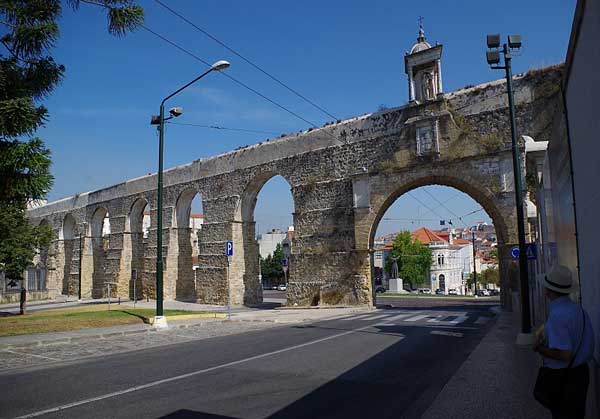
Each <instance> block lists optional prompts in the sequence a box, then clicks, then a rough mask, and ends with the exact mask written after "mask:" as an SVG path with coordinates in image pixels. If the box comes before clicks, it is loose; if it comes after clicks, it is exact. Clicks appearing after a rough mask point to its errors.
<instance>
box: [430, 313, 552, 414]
mask: <svg viewBox="0 0 600 419" xmlns="http://www.w3.org/2000/svg"><path fill="white" fill-rule="evenodd" d="M518 325H519V320H518V315H517V313H509V312H501V313H500V314H499V315H498V320H497V321H496V324H495V325H493V326H492V328H491V330H490V331H489V332H488V334H487V335H486V336H485V337H484V338H483V339H482V341H481V342H480V343H479V345H478V346H477V347H476V348H475V350H474V351H473V352H472V353H471V355H469V357H468V358H467V360H466V361H465V362H464V363H463V364H462V365H461V367H460V368H459V369H458V371H456V373H455V374H454V376H453V377H452V378H451V379H450V380H449V381H448V382H447V383H446V385H445V386H444V388H443V389H442V391H441V392H440V393H439V394H438V396H437V397H436V399H435V400H434V402H433V404H432V405H431V407H430V408H429V409H427V411H426V412H425V414H424V415H423V416H422V418H424V419H442V418H443V419H452V418H457V419H458V418H460V419H470V418H494V419H530V418H531V419H546V418H550V417H551V415H550V413H549V411H547V410H546V409H545V408H544V407H542V405H540V404H539V403H538V402H537V401H535V399H534V398H533V386H534V384H535V379H536V377H537V370H538V367H539V365H540V360H539V357H538V356H537V355H536V354H535V353H534V352H533V351H532V350H531V348H530V347H520V346H517V345H516V344H515V342H516V336H517V333H518Z"/></svg>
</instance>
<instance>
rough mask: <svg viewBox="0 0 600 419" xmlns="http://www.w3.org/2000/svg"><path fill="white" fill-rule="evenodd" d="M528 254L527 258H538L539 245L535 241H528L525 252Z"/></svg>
mask: <svg viewBox="0 0 600 419" xmlns="http://www.w3.org/2000/svg"><path fill="white" fill-rule="evenodd" d="M525 254H526V255H527V259H529V260H536V259H537V245H536V244H535V243H527V250H526V252H525Z"/></svg>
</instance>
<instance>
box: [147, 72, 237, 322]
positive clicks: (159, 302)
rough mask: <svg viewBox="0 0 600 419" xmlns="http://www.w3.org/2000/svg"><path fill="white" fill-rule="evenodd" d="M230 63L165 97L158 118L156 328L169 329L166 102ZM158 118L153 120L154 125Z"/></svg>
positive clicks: (200, 76) (204, 74)
mask: <svg viewBox="0 0 600 419" xmlns="http://www.w3.org/2000/svg"><path fill="white" fill-rule="evenodd" d="M228 66H229V63H228V62H226V61H219V62H216V63H215V64H213V65H212V67H211V68H210V69H208V70H207V71H205V72H204V73H202V74H201V75H199V76H198V77H196V78H195V79H194V80H192V81H191V82H189V83H188V84H186V85H184V86H182V87H180V88H179V89H177V90H176V91H174V92H173V93H171V94H170V95H169V96H167V97H165V98H164V99H163V100H162V102H161V103H160V115H159V116H158V190H157V195H158V196H157V204H156V205H157V208H156V209H157V212H156V226H157V227H156V317H155V318H154V326H155V327H167V322H166V319H165V317H164V316H163V257H162V235H163V222H162V219H163V148H164V140H165V121H166V120H169V119H171V118H173V116H178V115H173V116H170V117H168V118H165V102H166V101H167V100H169V99H170V98H172V97H173V96H175V95H176V94H177V93H179V92H181V91H182V90H184V89H186V88H188V87H189V86H191V85H192V84H194V83H196V82H197V81H198V80H200V79H201V78H202V77H204V76H206V75H207V74H208V73H210V72H212V71H220V70H222V69H224V68H227V67H228ZM155 119H156V117H153V118H152V121H153V122H152V123H154V124H156V122H154V121H155Z"/></svg>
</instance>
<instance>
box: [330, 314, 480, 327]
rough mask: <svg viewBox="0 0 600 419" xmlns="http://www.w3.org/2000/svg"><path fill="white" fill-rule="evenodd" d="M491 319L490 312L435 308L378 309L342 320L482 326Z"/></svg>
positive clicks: (382, 323)
mask: <svg viewBox="0 0 600 419" xmlns="http://www.w3.org/2000/svg"><path fill="white" fill-rule="evenodd" d="M490 319H491V316H490V315H489V314H486V315H484V314H481V313H477V312H464V311H463V312H452V311H443V312H440V311H434V310H410V311H409V310H390V311H388V312H387V313H384V312H382V311H376V312H373V313H369V314H359V315H350V316H346V317H343V318H341V319H340V321H345V322H349V321H361V322H362V321H364V322H370V321H373V320H379V322H378V323H377V324H375V325H374V326H392V325H396V324H406V325H409V324H415V325H418V324H425V325H428V326H436V325H442V326H458V325H463V324H469V325H478V326H482V325H484V324H486V323H487V322H488V321H489V320H490Z"/></svg>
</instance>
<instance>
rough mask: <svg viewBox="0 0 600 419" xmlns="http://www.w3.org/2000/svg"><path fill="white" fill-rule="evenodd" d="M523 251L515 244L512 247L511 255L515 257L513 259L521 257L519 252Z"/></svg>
mask: <svg viewBox="0 0 600 419" xmlns="http://www.w3.org/2000/svg"><path fill="white" fill-rule="evenodd" d="M520 253H521V252H520V251H519V246H515V247H513V248H512V249H510V255H511V256H512V257H513V259H519V254H520Z"/></svg>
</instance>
